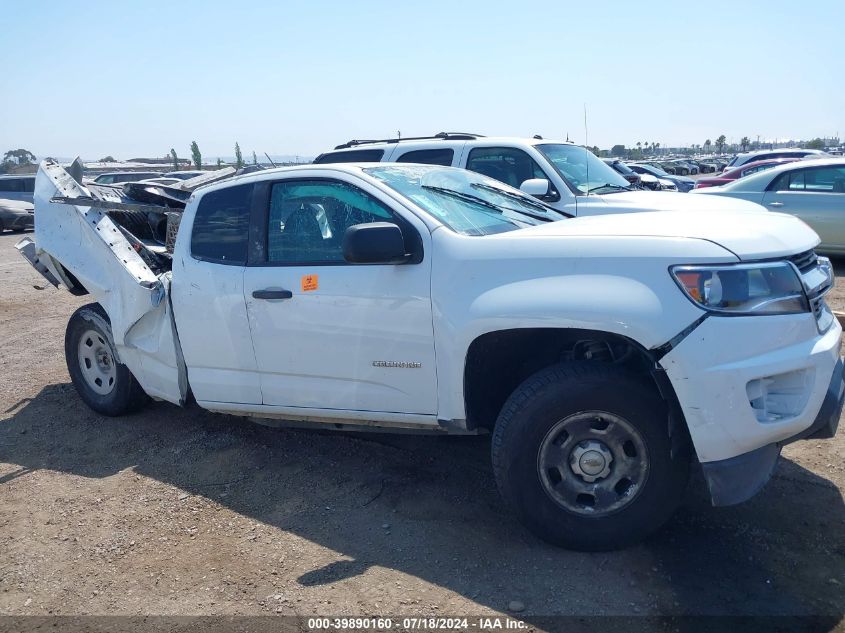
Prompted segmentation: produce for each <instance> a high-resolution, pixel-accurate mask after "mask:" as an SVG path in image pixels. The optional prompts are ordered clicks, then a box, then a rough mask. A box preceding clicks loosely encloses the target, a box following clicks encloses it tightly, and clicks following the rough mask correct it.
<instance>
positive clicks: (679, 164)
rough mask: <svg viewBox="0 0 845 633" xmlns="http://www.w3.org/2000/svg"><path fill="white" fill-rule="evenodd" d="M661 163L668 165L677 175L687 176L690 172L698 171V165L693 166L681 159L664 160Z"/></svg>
mask: <svg viewBox="0 0 845 633" xmlns="http://www.w3.org/2000/svg"><path fill="white" fill-rule="evenodd" d="M661 164H663V165H668V166H669V167H670V168H671V169H673V170H674V172H673V173H674V174H676V175H678V176H689V175H690V174H693V173H696V174H697V173H698V167H695V166H693V165H691V164H690V163H688V162H686V161H683V160H671V161H665V162H663V163H661Z"/></svg>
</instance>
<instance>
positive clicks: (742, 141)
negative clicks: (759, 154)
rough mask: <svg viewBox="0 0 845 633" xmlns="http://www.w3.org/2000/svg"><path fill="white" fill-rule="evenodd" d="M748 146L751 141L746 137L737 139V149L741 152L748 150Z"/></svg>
mask: <svg viewBox="0 0 845 633" xmlns="http://www.w3.org/2000/svg"><path fill="white" fill-rule="evenodd" d="M749 145H751V139H750V138H748V137H747V136H743V137H742V138H741V139H739V147H740V149H742V151H743V152H744V151H746V150H747V149H748V146H749Z"/></svg>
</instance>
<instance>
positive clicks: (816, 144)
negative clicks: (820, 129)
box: [804, 138, 824, 149]
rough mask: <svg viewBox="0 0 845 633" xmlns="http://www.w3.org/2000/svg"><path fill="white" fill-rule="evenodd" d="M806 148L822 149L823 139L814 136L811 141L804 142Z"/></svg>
mask: <svg viewBox="0 0 845 633" xmlns="http://www.w3.org/2000/svg"><path fill="white" fill-rule="evenodd" d="M804 147H806V148H807V149H824V141H823V140H822V139H820V138H814V139H813V140H812V141H807V142H806V143H804Z"/></svg>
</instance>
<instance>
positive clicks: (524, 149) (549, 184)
mask: <svg viewBox="0 0 845 633" xmlns="http://www.w3.org/2000/svg"><path fill="white" fill-rule="evenodd" d="M358 161H360V162H401V163H408V162H411V163H422V164H436V165H451V166H453V167H463V168H465V169H469V170H470V171H476V172H479V173H482V174H484V175H485V176H489V177H491V178H495V179H496V180H500V181H501V182H504V183H506V184H508V185H510V186H512V187H516V188H518V189H521V190H522V191H524V192H526V193H530V194H531V195H533V196H535V197H537V198H538V199H539V200H541V201H543V202H545V203H546V204H548V205H549V206H551V207H553V208H555V209H557V210H558V211H562V212H563V213H566V214H567V215H576V216H582V215H594V214H605V213H631V212H638V211H673V210H675V209H677V208H679V206H680V204H687V205H689V204H691V203H690V202H686V203H680V202H678V201H676V200H674V196H673V195H670V194H669V193H663V192H660V193H657V192H653V191H641V190H639V191H638V190H634V189H632V187H631V185H630V183H629V182H628V181H627V180H625V178H623V177H622V175H621V174H619V173H617V172H616V171H615V170H614V169H612V168H611V167H609V166H608V165H605V164H604V163H603V162H602V161H601V159H600V158H598V157H596V156H595V154H593V153H592V152H590V151H589V150H587V149H586V148H584V147H581V146H579V145H575V144H574V143H570V142H568V141H555V140H550V139H543V138H537V137H535V138H514V137H485V136H481V135H478V134H464V133H449V132H443V133H441V134H438V135H436V136H434V137H424V138H404V139H402V140H399V139H388V140H383V141H349V142H348V143H344V144H343V145H338V146H337V147H335V149H334V150H333V151H329V152H326V153H324V154H321V155H319V156H318V157H317V158H316V159H314V163H315V164H328V163H342V162H358ZM634 171H637V170H634ZM637 173H641V172H639V171H637ZM658 177H659V178H663V179H665V180H672V181H673V182H676V183H682V184H677V188H678V189H679V190H681V188H682V187H683V190H684V191H688V190H689V189H692V184H693V181H692V180H691V179H689V178H682V177H675V176H672V177H671V178H670V177H668V175H659V176H658ZM687 208H689V206H688V207H687Z"/></svg>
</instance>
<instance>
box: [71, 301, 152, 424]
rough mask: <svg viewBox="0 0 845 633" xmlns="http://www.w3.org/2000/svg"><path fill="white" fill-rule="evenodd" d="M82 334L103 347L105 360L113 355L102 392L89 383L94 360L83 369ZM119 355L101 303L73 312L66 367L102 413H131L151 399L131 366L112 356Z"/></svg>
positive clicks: (79, 389)
mask: <svg viewBox="0 0 845 633" xmlns="http://www.w3.org/2000/svg"><path fill="white" fill-rule="evenodd" d="M91 333H93V335H92V334H91ZM83 337H85V338H86V341H88V342H91V345H96V346H97V348H98V349H99V350H101V354H100V356H101V357H102V358H103V359H104V361H106V359H107V358H108V359H110V360H107V361H106V362H104V366H105V367H106V371H107V372H108V373H103V374H102V379H101V383H102V384H101V385H99V388H100V393H98V391H95V387H94V386H92V384H89V378H90V376H91V370H90V367H91V363H90V362H89V363H88V369H86V370H83V364H84V363H86V360H85V358H84V357H82V356H81V354H80V346H81V345H83V344H84V342H83V340H82V339H83ZM82 353H83V354H84V353H85V352H84V351H83V352H82ZM116 357H117V355H116V354H115V350H114V345H113V344H112V337H111V323H110V321H109V317H108V315H107V314H106V311H105V310H103V308H102V306H100V305H99V304H97V303H89V304H88V305H84V306H82V307H81V308H79V309H78V310H77V311H76V312H74V313H73V314H72V315H71V317H70V320H69V321H68V324H67V329H66V331H65V359H66V361H67V370H68V373H69V374H70V378H71V381H72V382H73V386H74V387H76V391H77V392H78V393H79V397H80V398H82V400H83V401H84V402H85V404H87V405H88V406H89V407H91V408H92V409H93V410H94V411H96V412H97V413H101V414H102V415H108V416H119V415H124V414H127V413H131V412H133V411H137V410H138V409H140V408H141V407H143V406H144V405H145V404H146V403H147V401H148V400H149V396H147V394H146V393H144V390H143V388H142V387H141V385H140V384H138V381H137V380H135V377H134V376H133V375H132V373H131V372H130V371H129V368H128V367H126V365H123V364H121V363H118V362H115V361H114V360H113V359H115V358H116ZM80 359H81V360H80ZM84 371H85V372H87V373H84ZM86 375H87V376H88V377H87V378H86Z"/></svg>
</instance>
